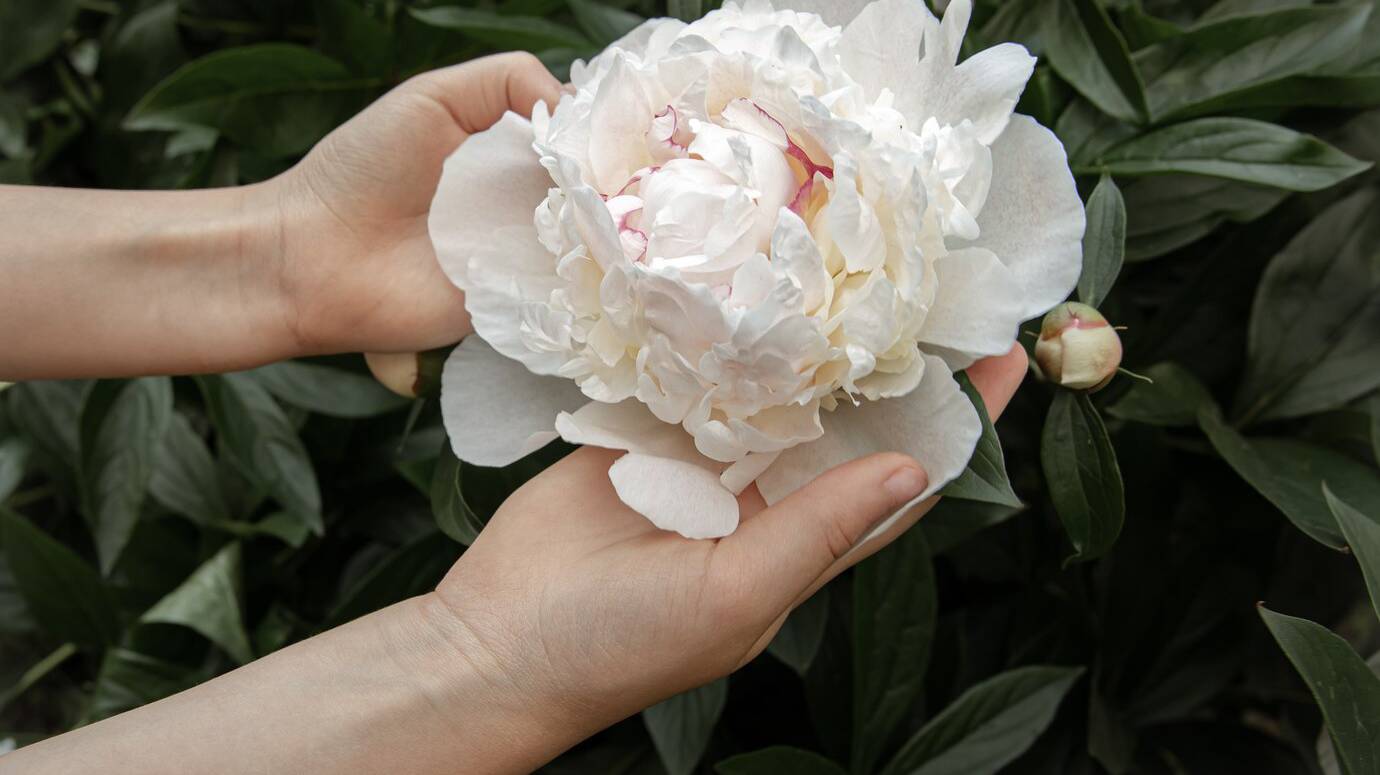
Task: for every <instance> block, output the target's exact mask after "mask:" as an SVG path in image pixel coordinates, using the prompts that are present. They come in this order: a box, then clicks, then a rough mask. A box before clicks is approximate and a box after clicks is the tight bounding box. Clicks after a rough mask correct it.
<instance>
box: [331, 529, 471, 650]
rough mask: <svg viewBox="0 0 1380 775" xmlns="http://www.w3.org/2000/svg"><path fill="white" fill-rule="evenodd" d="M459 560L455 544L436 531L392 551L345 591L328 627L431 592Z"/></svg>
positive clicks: (333, 611)
mask: <svg viewBox="0 0 1380 775" xmlns="http://www.w3.org/2000/svg"><path fill="white" fill-rule="evenodd" d="M459 558H460V552H459V550H458V548H457V547H456V546H455V544H454V543H452V542H451V541H450V540H448V539H447V538H446V537H445V536H443V535H441V534H439V533H434V532H433V533H431V534H430V535H427V536H423V537H422V538H419V539H417V540H416V541H413V542H412V543H410V544H408V545H407V546H404V547H402V548H400V549H397V550H395V551H393V552H391V553H390V554H388V555H387V556H386V557H384V558H383V559H382V560H380V561H379V562H378V563H377V564H376V565H375V566H374V567H373V568H372V569H371V570H370V571H369V572H368V573H367V574H366V575H364V576H363V577H361V578H360V579H359V580H358V581H357V582H355V584H354V585H352V586H351V587H350V589H348V590H346V591H345V594H344V595H342V596H341V599H340V601H339V602H338V603H337V604H336V606H335V608H334V610H332V611H331V614H330V616H328V617H326V624H325V626H326V627H335V626H337V625H341V624H344V623H345V622H348V621H351V620H353V619H358V618H359V617H361V616H364V615H365V614H369V613H373V612H374V611H377V610H379V609H380V608H385V607H387V606H390V605H392V604H394V603H397V602H399V601H401V600H406V599H407V598H409V597H415V596H417V595H420V594H422V593H424V592H430V591H431V590H433V589H435V588H436V585H437V584H439V583H440V581H441V579H442V577H444V576H445V575H446V571H447V570H449V569H450V566H452V565H454V564H455V561H456V560H457V559H459Z"/></svg>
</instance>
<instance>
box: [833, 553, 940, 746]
mask: <svg viewBox="0 0 1380 775" xmlns="http://www.w3.org/2000/svg"><path fill="white" fill-rule="evenodd" d="M937 609H938V601H937V598H936V593H935V582H934V567H933V565H932V564H931V562H930V550H929V545H928V544H927V543H926V542H925V537H924V533H923V532H922V531H920V530H910V531H908V532H906V533H904V534H902V535H901V537H899V538H897V539H896V541H895V542H894V543H893V544H892V545H891V546H888V547H887V548H885V549H883V550H881V551H880V552H878V553H877V554H875V555H873V556H872V557H870V558H868V559H866V560H863V561H862V562H861V563H859V564H858V566H857V568H855V569H854V572H853V762H852V770H853V771H854V772H868V771H871V769H872V767H873V765H874V764H876V762H877V760H878V759H880V758H881V755H882V752H883V751H884V750H885V749H886V746H887V744H888V742H889V741H890V740H891V736H892V734H893V733H895V731H896V728H897V726H899V725H900V723H901V721H902V720H903V719H905V718H906V714H907V713H909V712H910V709H911V705H912V704H913V703H914V702H915V701H916V699H917V698H918V697H919V696H920V693H921V691H922V690H923V689H924V680H925V671H926V669H927V668H928V667H929V661H930V649H931V647H932V645H933V641H934V623H935V616H936V613H937Z"/></svg>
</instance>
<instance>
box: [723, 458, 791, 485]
mask: <svg viewBox="0 0 1380 775" xmlns="http://www.w3.org/2000/svg"><path fill="white" fill-rule="evenodd" d="M780 455H781V453H780V452H754V453H752V454H750V455H748V456H747V457H745V458H743V459H742V460H739V461H738V462H736V463H734V464H733V465H731V466H729V467H728V468H726V469H724V472H723V473H722V474H720V475H719V482H720V483H722V484H723V486H724V488H725V489H727V490H728V491H729V492H731V493H733V494H734V495H740V494H742V492H743V490H746V489H747V488H748V485H750V484H752V483H753V482H755V481H757V477H759V476H761V475H762V472H763V471H765V470H767V469H768V468H770V467H771V464H772V463H775V462H776V458H777V457H779V456H780Z"/></svg>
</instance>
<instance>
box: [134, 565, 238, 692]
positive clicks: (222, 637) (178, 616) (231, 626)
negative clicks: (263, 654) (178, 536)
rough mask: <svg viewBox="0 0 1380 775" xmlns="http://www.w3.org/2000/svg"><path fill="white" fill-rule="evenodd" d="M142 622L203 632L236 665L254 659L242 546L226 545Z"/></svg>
mask: <svg viewBox="0 0 1380 775" xmlns="http://www.w3.org/2000/svg"><path fill="white" fill-rule="evenodd" d="M141 621H144V622H148V623H160V624H176V625H181V626H183V627H189V628H191V629H193V630H196V631H197V632H199V633H201V634H202V635H204V636H205V637H206V639H207V640H210V641H211V642H212V643H215V644H216V645H217V646H220V647H221V648H222V649H224V650H225V653H227V654H229V655H230V656H231V657H232V658H234V660H235V661H236V662H239V663H240V664H245V663H247V662H250V661H252V660H253V659H254V651H253V649H252V648H251V647H250V645H249V635H248V633H247V632H246V631H245V629H244V618H243V614H242V613H241V601H240V545H239V542H232V543H229V544H226V546H225V548H224V549H221V550H220V551H219V552H217V553H216V554H215V555H214V556H213V557H211V559H209V560H207V561H206V562H205V563H204V564H202V566H201V567H199V568H197V569H196V570H195V571H194V572H193V573H192V575H191V576H189V577H188V578H187V580H186V581H184V582H182V584H181V585H180V586H178V587H177V589H174V590H173V591H172V592H169V593H168V594H167V596H166V597H164V598H163V599H162V600H159V601H158V602H157V603H156V604H155V605H154V606H153V607H152V608H150V609H149V610H148V611H146V612H144V615H143V616H142V617H141Z"/></svg>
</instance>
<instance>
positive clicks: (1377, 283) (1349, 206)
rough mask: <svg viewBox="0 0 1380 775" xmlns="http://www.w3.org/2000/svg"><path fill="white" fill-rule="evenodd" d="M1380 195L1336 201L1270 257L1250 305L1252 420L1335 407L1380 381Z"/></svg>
mask: <svg viewBox="0 0 1380 775" xmlns="http://www.w3.org/2000/svg"><path fill="white" fill-rule="evenodd" d="M1377 332H1380V196H1377V195H1376V194H1375V192H1374V191H1373V190H1365V189H1363V190H1361V191H1358V192H1357V193H1355V194H1354V195H1352V196H1350V197H1347V198H1346V199H1344V200H1342V201H1340V202H1338V203H1337V204H1335V205H1333V206H1332V207H1330V208H1328V209H1327V211H1325V212H1324V213H1323V214H1322V215H1321V216H1319V217H1318V218H1317V219H1316V220H1314V221H1313V222H1312V223H1311V224H1309V225H1308V227H1307V228H1305V229H1304V230H1303V231H1301V232H1299V233H1298V235H1297V236H1295V237H1294V238H1293V239H1292V240H1290V241H1289V244H1288V245H1286V246H1285V247H1284V249H1283V250H1282V251H1280V252H1279V254H1278V255H1276V256H1275V257H1274V259H1273V260H1272V261H1271V262H1270V265H1269V267H1268V268H1267V269H1266V270H1265V275H1264V277H1262V278H1261V280H1260V284H1259V286H1258V287H1257V289H1256V295H1255V301H1254V304H1253V305H1252V308H1251V322H1250V335H1249V341H1248V346H1247V367H1246V377H1245V379H1244V380H1242V387H1241V391H1240V394H1239V395H1238V397H1237V406H1238V407H1239V413H1240V414H1241V416H1242V417H1243V418H1244V420H1245V421H1246V422H1254V421H1261V420H1274V419H1282V418H1288V417H1300V416H1303V415H1307V414H1314V413H1317V412H1321V411H1325V410H1328V409H1335V408H1337V407H1340V406H1342V405H1344V404H1346V403H1347V402H1348V401H1351V400H1352V399H1354V398H1358V397H1360V396H1363V395H1365V394H1367V393H1369V392H1371V391H1373V390H1375V389H1376V388H1377V387H1380V336H1377Z"/></svg>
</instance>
